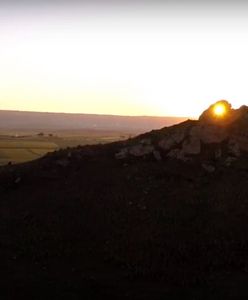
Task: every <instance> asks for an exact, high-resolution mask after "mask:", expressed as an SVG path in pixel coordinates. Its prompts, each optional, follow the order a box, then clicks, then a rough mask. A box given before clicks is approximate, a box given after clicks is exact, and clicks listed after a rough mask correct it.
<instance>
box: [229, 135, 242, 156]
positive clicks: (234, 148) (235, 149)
mask: <svg viewBox="0 0 248 300" xmlns="http://www.w3.org/2000/svg"><path fill="white" fill-rule="evenodd" d="M227 147H228V154H230V155H231V156H234V157H239V156H240V149H239V144H238V143H237V142H236V141H235V140H234V139H230V140H229V142H228V146H227Z"/></svg>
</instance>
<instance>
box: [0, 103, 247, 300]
mask: <svg viewBox="0 0 248 300" xmlns="http://www.w3.org/2000/svg"><path fill="white" fill-rule="evenodd" d="M218 105H223V106H224V109H223V113H222V114H221V115H218V114H217V110H216V106H218ZM247 128H248V108H247V107H246V106H243V107H241V108H240V109H237V110H234V109H232V108H231V106H230V105H229V103H227V102H225V101H221V102H219V103H216V104H214V105H213V106H210V108H209V109H207V110H206V111H205V112H204V113H203V114H202V115H201V116H200V118H199V120H198V121H191V120H188V121H186V122H183V123H181V124H179V125H175V126H172V127H167V128H163V129H161V130H154V131H151V132H149V133H146V134H143V135H140V136H138V137H136V138H134V139H130V140H127V141H124V142H117V143H112V144H107V145H96V146H84V147H77V148H72V149H66V150H59V151H57V152H55V153H52V154H48V155H46V156H45V157H43V158H42V159H39V160H37V161H34V162H31V163H26V164H22V165H16V166H7V167H2V168H0V219H1V223H0V237H1V239H0V246H1V247H0V263H1V265H0V267H1V272H2V278H1V281H0V291H1V292H0V293H2V298H3V299H17V298H20V297H22V296H23V297H26V299H29V298H30V299H44V298H45V297H46V298H47V297H48V296H49V297H53V298H55V299H68V298H70V299H82V298H83V299H103V297H108V298H109V299H116V298H119V299H165V298H166V297H168V298H169V299H178V298H182V297H183V298H184V299H185V298H186V299H243V298H242V297H243V295H246V297H247V295H248V289H247V283H248V275H247V270H248V251H247V250H248V222H247V220H248V201H247V195H248V188H247V182H248V156H247V152H248V136H247Z"/></svg>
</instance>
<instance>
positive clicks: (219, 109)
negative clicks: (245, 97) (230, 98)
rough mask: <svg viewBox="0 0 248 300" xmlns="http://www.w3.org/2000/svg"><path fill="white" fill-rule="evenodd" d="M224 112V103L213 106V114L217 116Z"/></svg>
mask: <svg viewBox="0 0 248 300" xmlns="http://www.w3.org/2000/svg"><path fill="white" fill-rule="evenodd" d="M225 113H226V107H225V105H224V104H216V105H215V107H214V114H215V116H217V117H223V116H224V115H225Z"/></svg>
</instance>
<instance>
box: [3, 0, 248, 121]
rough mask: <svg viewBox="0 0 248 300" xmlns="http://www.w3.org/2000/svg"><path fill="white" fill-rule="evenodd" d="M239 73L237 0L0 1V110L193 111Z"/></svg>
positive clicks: (242, 43)
mask: <svg viewBox="0 0 248 300" xmlns="http://www.w3.org/2000/svg"><path fill="white" fill-rule="evenodd" d="M247 73H248V4H246V3H245V1H239V0H236V1H218V0H216V1H211V0H209V1H200V0H198V1H187V0H184V1H177V0H174V1H166V0H165V1H156V0H153V1H141V0H140V1H138V0H136V1H135V0H133V1H128V0H126V1H118V0H116V1H107V0H102V1H94V0H91V1H74V0H70V1H63V0H62V1H59V0H57V1H55V0H50V1H47V0H43V1H38V0H37V1H35V0H33V1H28V0H27V1H22V0H19V1H12V0H8V1H7V0H6V1H3V0H0V109H11V110H27V111H51V112H76V113H97V114H118V115H151V116H156V115H157V116H187V117H197V116H198V115H199V114H200V113H201V112H202V111H203V110H204V109H206V108H207V107H208V106H209V105H210V104H212V103H213V102H216V101H217V100H220V99H226V100H228V101H230V102H231V103H232V105H233V107H235V108H236V107H239V106H241V105H243V104H247V100H248V87H247Z"/></svg>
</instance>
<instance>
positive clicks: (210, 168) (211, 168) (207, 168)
mask: <svg viewBox="0 0 248 300" xmlns="http://www.w3.org/2000/svg"><path fill="white" fill-rule="evenodd" d="M202 168H203V169H204V170H205V171H207V172H208V173H213V172H214V171H215V167H214V166H212V165H210V164H207V163H204V164H202Z"/></svg>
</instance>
